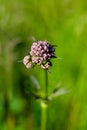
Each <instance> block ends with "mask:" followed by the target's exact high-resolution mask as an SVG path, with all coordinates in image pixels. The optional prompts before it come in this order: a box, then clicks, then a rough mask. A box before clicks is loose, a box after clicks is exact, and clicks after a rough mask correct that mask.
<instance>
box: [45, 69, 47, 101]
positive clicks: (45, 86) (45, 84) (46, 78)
mask: <svg viewBox="0 0 87 130" xmlns="http://www.w3.org/2000/svg"><path fill="white" fill-rule="evenodd" d="M45 98H46V99H47V98H48V72H47V70H45Z"/></svg>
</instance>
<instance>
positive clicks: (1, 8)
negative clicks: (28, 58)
mask: <svg viewBox="0 0 87 130" xmlns="http://www.w3.org/2000/svg"><path fill="white" fill-rule="evenodd" d="M32 36H34V37H35V38H36V39H37V40H47V41H49V42H51V43H52V44H54V45H58V47H57V48H56V55H57V57H61V58H62V60H58V59H53V67H51V68H50V70H51V73H49V94H50V93H51V92H52V90H53V88H54V87H56V85H57V84H58V83H61V87H64V88H65V89H68V91H69V93H68V94H67V95H63V96H60V97H58V98H55V99H54V100H53V101H52V102H51V103H49V108H48V109H49V117H48V123H47V124H48V130H87V1H86V0H43V1H42V0H9V1H8V0H0V130H40V119H41V109H40V104H39V101H36V100H35V99H34V98H33V97H32V95H31V94H29V92H30V89H31V87H32V86H33V83H32V82H31V80H30V75H34V76H35V77H36V79H37V80H38V82H39V83H40V86H41V88H42V89H43V90H44V84H45V83H44V81H45V78H44V72H43V70H41V69H40V68H39V67H36V68H34V69H31V70H27V69H26V68H25V66H24V65H23V64H22V63H19V62H18V61H19V60H21V59H23V57H24V56H25V55H26V54H27V53H28V52H29V50H30V46H31V44H32V42H33V41H32Z"/></svg>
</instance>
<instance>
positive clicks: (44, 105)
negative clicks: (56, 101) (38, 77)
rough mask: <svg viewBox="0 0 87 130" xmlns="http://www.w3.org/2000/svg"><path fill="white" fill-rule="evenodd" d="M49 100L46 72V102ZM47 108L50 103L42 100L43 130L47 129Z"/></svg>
mask: <svg viewBox="0 0 87 130" xmlns="http://www.w3.org/2000/svg"><path fill="white" fill-rule="evenodd" d="M47 99H48V74H47V71H46V70H45V100H47ZM47 107H48V102H47V101H44V100H42V101H41V108H42V109H41V116H42V117H41V130H46V129H47V115H48V112H47Z"/></svg>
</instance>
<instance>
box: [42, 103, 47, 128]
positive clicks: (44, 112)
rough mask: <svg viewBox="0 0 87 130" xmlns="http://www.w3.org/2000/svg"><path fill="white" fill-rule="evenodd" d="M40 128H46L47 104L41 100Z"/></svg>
mask: <svg viewBox="0 0 87 130" xmlns="http://www.w3.org/2000/svg"><path fill="white" fill-rule="evenodd" d="M41 108H42V109H41V114H42V115H41V116H42V117H41V130H46V129H47V104H46V103H45V102H43V101H41Z"/></svg>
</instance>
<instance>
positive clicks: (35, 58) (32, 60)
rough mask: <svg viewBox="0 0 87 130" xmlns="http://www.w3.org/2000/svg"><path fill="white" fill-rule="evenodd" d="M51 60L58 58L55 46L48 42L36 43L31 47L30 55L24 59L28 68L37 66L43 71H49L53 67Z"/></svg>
mask: <svg viewBox="0 0 87 130" xmlns="http://www.w3.org/2000/svg"><path fill="white" fill-rule="evenodd" d="M51 58H56V56H55V48H54V46H52V45H51V44H50V43H48V42H47V41H37V42H36V41H35V42H34V43H33V44H32V46H31V50H30V52H29V55H27V56H25V57H24V59H23V63H24V65H25V66H26V67H27V68H31V67H32V66H33V65H35V64H37V65H40V67H41V68H43V69H48V68H49V67H50V66H52V63H51V61H50V60H51Z"/></svg>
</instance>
